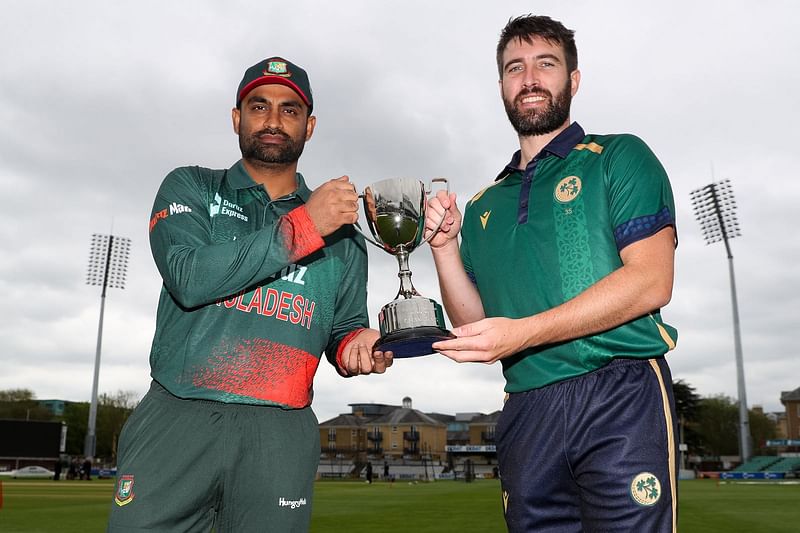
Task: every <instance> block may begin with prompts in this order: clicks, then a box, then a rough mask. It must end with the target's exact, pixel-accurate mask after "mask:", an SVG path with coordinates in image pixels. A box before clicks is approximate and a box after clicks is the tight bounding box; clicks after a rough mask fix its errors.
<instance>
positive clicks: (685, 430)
mask: <svg viewBox="0 0 800 533" xmlns="http://www.w3.org/2000/svg"><path fill="white" fill-rule="evenodd" d="M672 391H673V394H674V396H675V412H676V413H675V414H676V416H677V417H678V433H679V434H678V438H679V439H680V443H682V444H686V447H687V448H688V449H689V450H692V451H697V450H698V449H699V448H700V442H701V441H700V437H699V436H698V434H697V417H698V416H699V412H700V397H699V396H698V395H697V393H696V392H695V389H694V387H692V386H691V385H689V384H688V383H685V382H684V381H683V380H681V379H678V380H675V381H673V382H672ZM680 467H681V468H685V467H686V463H685V455H684V454H683V453H681V465H680Z"/></svg>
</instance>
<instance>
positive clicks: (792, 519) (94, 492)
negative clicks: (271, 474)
mask: <svg viewBox="0 0 800 533" xmlns="http://www.w3.org/2000/svg"><path fill="white" fill-rule="evenodd" d="M2 485H3V507H2V509H0V532H2V533H35V532H42V533H91V532H101V531H104V530H105V523H106V517H107V515H108V508H109V507H108V506H109V501H110V498H111V495H112V492H113V490H114V486H113V483H112V482H111V481H99V480H93V481H90V482H87V481H59V482H54V481H38V480H36V481H33V480H32V481H22V480H4V481H3V484H2ZM678 530H679V531H680V532H681V533H693V532H697V533H716V532H726V533H729V532H746V533H760V532H764V533H767V532H769V533H782V532H787V533H789V532H793V533H794V532H797V531H800V485H766V484H761V485H756V484H752V485H750V484H748V485H745V484H725V483H721V484H719V485H717V483H716V482H715V481H713V480H696V481H682V482H681V484H680V518H679V528H678ZM311 531H312V532H313V533H338V532H347V533H367V532H369V533H374V532H375V531H380V532H382V533H395V532H397V533H400V532H403V533H407V532H409V531H414V532H415V533H416V532H419V533H429V532H445V533H448V532H453V533H473V532H474V533H493V532H503V531H505V526H504V523H503V518H502V512H501V504H500V496H499V483H498V482H497V481H490V480H478V481H476V482H474V483H464V482H455V481H437V482H436V483H418V484H413V485H409V484H408V483H405V482H398V483H395V484H394V485H390V484H388V483H381V482H379V483H375V484H373V485H367V484H366V483H363V482H361V483H359V482H337V481H325V482H320V483H317V486H316V492H315V499H314V511H313V521H312V525H311Z"/></svg>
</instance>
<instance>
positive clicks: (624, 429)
mask: <svg viewBox="0 0 800 533" xmlns="http://www.w3.org/2000/svg"><path fill="white" fill-rule="evenodd" d="M497 67H498V72H499V76H500V80H499V89H500V93H501V96H502V99H503V103H504V104H505V108H506V113H507V115H508V118H509V120H510V122H511V124H512V125H513V127H514V128H515V130H516V131H517V134H518V137H519V150H518V151H517V152H516V153H515V154H514V155H513V156H512V157H511V161H510V162H509V163H508V164H507V165H505V167H504V168H503V169H502V171H501V172H500V173H499V175H498V177H497V179H496V180H495V181H494V183H492V184H491V185H489V186H488V187H486V188H485V189H484V190H482V191H481V192H479V193H478V194H476V195H475V196H474V197H473V198H472V200H470V201H469V202H468V203H467V205H466V209H465V212H464V216H463V220H462V216H461V213H460V211H459V210H458V208H457V206H456V202H455V200H456V198H455V195H454V194H449V195H448V194H446V193H445V192H440V193H438V194H437V196H436V197H434V198H432V199H431V200H430V203H429V205H430V206H431V209H430V210H429V216H428V219H427V220H426V226H427V228H428V232H430V231H432V230H433V228H434V227H435V225H436V224H437V223H438V222H439V220H440V219H441V217H442V213H444V212H446V213H447V217H446V220H445V223H444V224H443V225H442V228H441V229H442V231H440V232H439V233H437V234H436V235H435V236H434V237H433V238H432V239H431V241H430V246H431V250H432V253H433V258H434V261H435V264H436V269H437V271H438V275H439V281H440V284H441V291H442V298H443V300H444V304H445V308H446V310H447V313H448V315H449V317H450V320H451V321H452V323H453V325H454V326H458V327H456V328H455V329H454V330H453V333H454V334H455V335H456V336H457V338H456V339H451V340H446V341H442V342H438V343H436V344H434V349H436V350H437V351H439V352H441V353H443V354H444V355H446V356H447V357H450V358H451V359H453V360H455V361H458V362H465V361H475V362H481V363H493V362H495V361H501V362H502V366H503V373H504V375H505V378H506V387H505V390H506V392H507V393H508V399H507V401H506V403H505V406H504V407H503V411H502V415H501V417H500V420H499V422H498V425H497V435H496V436H497V454H498V460H499V467H500V476H501V485H502V488H503V501H504V503H505V508H506V509H505V518H506V524H507V525H508V529H509V531H511V532H522V531H526V532H527V531H545V530H546V531H584V530H585V531H647V532H667V531H674V528H675V527H676V509H677V498H676V475H675V472H676V465H677V461H676V457H677V454H676V446H675V431H676V425H675V416H674V412H675V409H674V400H673V394H672V379H671V377H670V370H669V367H668V365H667V362H666V360H665V358H664V355H665V353H666V352H667V351H669V350H671V349H672V348H674V346H675V342H676V339H677V333H676V331H675V329H673V328H672V327H670V326H669V325H667V324H666V323H664V321H663V320H662V319H661V315H660V309H661V308H662V307H663V306H665V305H666V304H667V303H668V302H669V300H670V298H671V295H672V284H673V263H674V254H675V246H676V242H677V241H676V233H675V206H674V202H673V196H672V190H671V187H670V183H669V179H668V178H667V174H666V172H665V171H664V168H663V167H662V166H661V164H660V163H659V161H658V159H656V157H655V155H653V153H652V152H651V151H650V149H649V148H648V147H647V145H645V143H644V142H643V141H641V140H640V139H638V138H637V137H634V136H632V135H594V134H586V133H585V132H584V131H583V129H582V128H581V127H580V126H579V125H578V124H577V123H575V122H571V121H570V103H571V100H572V97H573V96H574V95H575V94H576V93H577V91H578V85H579V82H580V79H581V75H580V71H579V70H578V54H577V48H576V46H575V40H574V33H573V32H572V31H571V30H568V29H566V28H565V27H564V26H563V25H562V24H561V23H560V22H557V21H554V20H552V19H550V18H549V17H543V16H523V17H518V18H515V19H512V20H510V21H509V23H508V24H507V25H506V27H505V28H504V29H503V31H502V33H501V35H500V40H499V43H498V46H497ZM459 232H460V233H461V244H460V247H459V241H458V239H457V236H458V234H459Z"/></svg>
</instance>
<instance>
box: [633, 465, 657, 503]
mask: <svg viewBox="0 0 800 533" xmlns="http://www.w3.org/2000/svg"><path fill="white" fill-rule="evenodd" d="M631 497H632V498H633V501H635V502H636V503H638V504H639V505H644V506H646V507H649V506H651V505H655V504H656V502H657V501H658V500H659V499H661V483H660V482H659V481H658V478H657V477H656V476H654V475H653V474H651V473H650V472H642V473H641V474H639V475H638V476H636V477H634V478H633V481H631Z"/></svg>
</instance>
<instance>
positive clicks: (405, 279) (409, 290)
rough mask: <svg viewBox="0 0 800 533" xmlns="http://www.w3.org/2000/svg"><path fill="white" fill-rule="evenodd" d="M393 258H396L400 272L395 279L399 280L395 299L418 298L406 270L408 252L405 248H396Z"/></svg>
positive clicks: (408, 271)
mask: <svg viewBox="0 0 800 533" xmlns="http://www.w3.org/2000/svg"><path fill="white" fill-rule="evenodd" d="M395 257H397V262H398V264H399V265H400V272H399V273H398V274H397V277H398V278H400V292H398V293H397V296H396V297H395V299H398V298H400V296H402V297H403V298H411V297H412V296H419V293H418V292H417V289H415V288H414V285H413V284H412V283H411V270H409V269H408V252H407V251H406V249H405V246H402V245H401V246H399V247H398V250H397V254H396V255H395Z"/></svg>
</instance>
